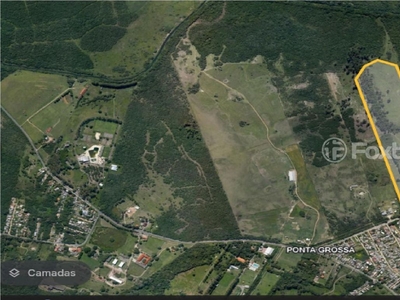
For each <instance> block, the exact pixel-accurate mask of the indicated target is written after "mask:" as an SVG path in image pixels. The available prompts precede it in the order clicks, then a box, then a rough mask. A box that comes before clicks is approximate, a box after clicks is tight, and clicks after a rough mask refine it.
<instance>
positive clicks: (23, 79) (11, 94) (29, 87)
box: [1, 71, 68, 124]
mask: <svg viewBox="0 0 400 300" xmlns="http://www.w3.org/2000/svg"><path fill="white" fill-rule="evenodd" d="M67 88H68V84H67V78H66V77H64V76H60V75H50V74H42V73H35V72H30V71H18V72H15V73H13V74H11V75H10V76H8V77H7V78H5V79H4V80H3V81H2V82H1V98H2V105H3V106H4V108H5V109H6V110H7V111H8V112H9V113H10V114H11V115H12V116H13V118H14V119H15V120H17V122H18V123H19V124H22V123H23V122H24V121H25V120H26V119H28V118H29V117H30V116H31V115H32V114H34V113H35V112H36V111H37V110H39V109H40V108H41V107H43V106H44V105H46V104H47V103H49V102H51V101H52V100H53V99H54V98H55V97H56V96H57V95H59V94H61V93H62V92H63V91H65V90H66V89H67Z"/></svg>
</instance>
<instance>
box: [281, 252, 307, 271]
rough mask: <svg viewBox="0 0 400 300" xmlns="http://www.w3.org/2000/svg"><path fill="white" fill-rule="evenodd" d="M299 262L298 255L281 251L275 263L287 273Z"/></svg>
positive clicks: (299, 257)
mask: <svg viewBox="0 0 400 300" xmlns="http://www.w3.org/2000/svg"><path fill="white" fill-rule="evenodd" d="M300 260H301V255H300V254H293V253H286V251H283V252H282V254H281V255H280V256H279V259H278V261H277V263H278V265H279V266H280V267H281V268H283V269H284V270H285V271H287V272H288V271H291V270H293V269H294V268H295V267H296V266H297V264H298V262H299V261H300Z"/></svg>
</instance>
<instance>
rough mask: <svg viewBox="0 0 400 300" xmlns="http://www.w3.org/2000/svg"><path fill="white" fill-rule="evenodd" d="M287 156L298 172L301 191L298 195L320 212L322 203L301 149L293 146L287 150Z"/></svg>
mask: <svg viewBox="0 0 400 300" xmlns="http://www.w3.org/2000/svg"><path fill="white" fill-rule="evenodd" d="M287 154H288V155H289V157H290V159H291V160H292V162H293V164H294V167H295V169H296V171H297V184H298V189H299V190H298V193H299V195H300V197H301V198H302V199H303V200H304V201H305V202H306V203H307V204H308V205H311V206H312V207H314V208H316V209H318V210H319V209H320V208H321V203H320V202H319V199H318V194H317V192H316V191H315V186H314V183H313V182H312V180H311V178H310V175H309V174H308V171H307V167H306V164H305V162H304V159H303V155H302V153H301V150H300V148H299V147H298V146H297V145H291V146H290V147H288V148H287Z"/></svg>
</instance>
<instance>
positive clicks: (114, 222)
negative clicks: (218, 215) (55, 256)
mask: <svg viewBox="0 0 400 300" xmlns="http://www.w3.org/2000/svg"><path fill="white" fill-rule="evenodd" d="M1 109H2V110H3V111H4V113H5V114H6V115H7V116H8V117H9V118H10V119H11V120H12V121H13V122H14V123H15V125H17V126H18V128H19V129H20V130H21V131H22V132H23V133H24V135H25V136H26V138H27V139H28V141H29V143H30V144H31V146H32V148H33V149H34V151H35V153H36V155H37V156H38V158H39V160H40V162H41V163H42V165H43V167H44V168H45V170H46V172H47V174H48V175H49V176H51V177H52V179H53V180H54V181H56V182H58V183H59V184H60V185H62V186H63V187H64V189H65V190H67V191H69V192H70V193H71V194H73V195H74V196H75V197H77V198H78V199H80V200H81V201H83V202H84V203H86V204H87V205H88V206H89V207H91V208H92V209H93V210H95V211H96V212H97V213H98V215H99V217H101V218H103V219H104V220H106V221H107V222H109V223H111V224H112V225H114V226H115V227H117V228H120V229H123V230H127V231H130V232H133V233H135V234H136V235H142V234H145V235H148V236H152V237H155V238H158V239H161V240H164V241H169V242H175V243H180V244H191V245H193V244H196V243H203V244H206V243H228V242H255V243H266V244H269V245H272V246H277V247H287V246H288V245H286V244H281V243H270V242H267V241H265V240H257V239H229V240H200V241H181V240H177V239H172V238H168V237H165V236H161V235H157V234H154V233H151V232H147V231H143V230H134V229H132V228H129V227H126V226H124V225H122V224H121V223H119V222H117V221H115V220H114V219H112V218H110V217H109V216H107V215H105V214H104V213H103V212H101V211H100V210H99V209H98V208H97V207H96V206H94V205H93V204H92V203H90V202H89V201H87V200H85V199H83V198H82V197H80V195H79V193H78V192H76V191H74V190H73V189H72V188H70V187H69V186H65V185H64V183H63V182H62V180H61V179H59V178H58V177H57V176H55V175H54V174H53V173H51V172H50V170H49V169H48V168H47V166H46V164H45V162H44V161H43V159H42V157H41V156H40V154H39V152H38V150H37V149H36V147H35V145H34V143H33V141H32V140H31V138H30V137H29V136H28V134H27V133H26V132H25V130H24V129H23V128H22V127H21V126H20V125H19V124H18V122H17V121H16V120H15V119H14V118H13V117H12V116H11V115H10V114H9V113H8V112H7V111H6V110H5V109H4V107H1ZM395 220H398V219H394V220H390V221H389V222H392V221H395ZM381 225H382V224H381ZM381 225H377V226H375V227H372V228H369V229H366V230H364V231H362V232H359V233H357V234H355V235H358V234H362V233H364V232H366V231H368V230H371V229H373V228H378V227H379V226H381ZM93 230H94V227H93V228H92V230H91V232H90V233H89V234H88V236H87V238H86V241H87V240H88V239H89V237H90V235H91V233H92V232H93ZM345 239H348V238H344V239H342V240H339V241H335V242H330V243H326V244H322V245H320V246H323V245H325V246H329V245H332V244H336V243H339V242H341V241H344V240H345Z"/></svg>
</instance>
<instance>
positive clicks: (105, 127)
mask: <svg viewBox="0 0 400 300" xmlns="http://www.w3.org/2000/svg"><path fill="white" fill-rule="evenodd" d="M117 128H118V124H116V123H111V122H104V121H100V120H95V121H94V124H93V131H96V132H100V133H104V132H106V133H110V134H114V133H115V131H116V130H117Z"/></svg>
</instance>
